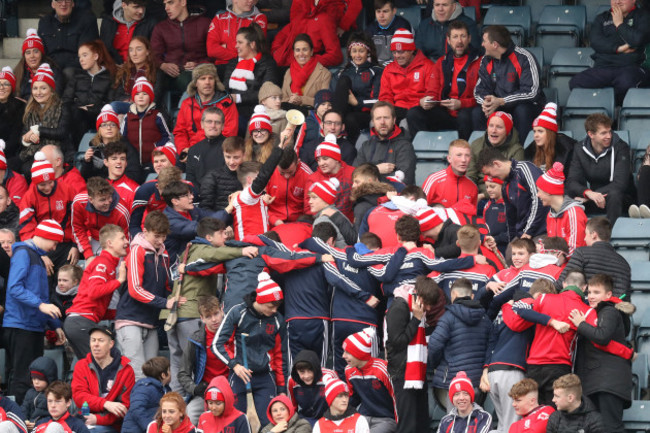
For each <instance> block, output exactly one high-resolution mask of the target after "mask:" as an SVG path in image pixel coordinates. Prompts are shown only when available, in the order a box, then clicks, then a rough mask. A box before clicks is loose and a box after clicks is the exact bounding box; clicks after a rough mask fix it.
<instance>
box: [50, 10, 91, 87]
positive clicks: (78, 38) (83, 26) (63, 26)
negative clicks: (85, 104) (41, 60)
mask: <svg viewBox="0 0 650 433" xmlns="http://www.w3.org/2000/svg"><path fill="white" fill-rule="evenodd" d="M74 6H75V5H74V2H70V3H67V2H53V3H52V9H54V10H53V11H52V13H51V14H48V15H45V16H43V17H42V18H41V19H40V20H39V21H38V35H39V36H40V37H41V38H42V39H43V45H44V46H45V53H47V55H48V56H49V57H51V58H52V59H53V60H54V63H55V64H56V65H57V66H58V67H60V68H61V69H63V70H65V69H68V68H69V70H68V71H66V79H70V78H72V71H73V70H74V69H76V68H78V67H79V59H78V58H77V49H78V47H79V46H80V45H81V44H83V43H84V42H90V41H94V40H95V39H99V33H98V32H97V18H95V15H93V14H92V12H91V11H89V10H87V9H75V7H74Z"/></svg>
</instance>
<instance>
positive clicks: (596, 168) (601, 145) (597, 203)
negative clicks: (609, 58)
mask: <svg viewBox="0 0 650 433" xmlns="http://www.w3.org/2000/svg"><path fill="white" fill-rule="evenodd" d="M585 130H586V132H587V136H586V137H585V138H584V139H583V140H582V141H580V142H578V144H577V145H576V147H575V151H574V152H573V156H572V158H571V168H570V171H569V177H568V178H567V181H566V189H567V195H568V196H570V197H576V198H577V199H580V201H582V202H583V203H584V204H585V209H586V212H587V213H592V212H602V211H599V209H604V210H605V212H606V213H607V219H609V221H610V222H611V223H612V224H614V223H616V220H617V219H618V217H620V216H621V214H622V213H623V209H627V207H628V206H629V204H630V203H632V202H633V200H634V199H633V196H634V195H635V194H633V190H634V181H633V179H632V173H631V170H632V167H631V165H630V160H629V155H630V146H628V144H627V143H626V142H624V141H623V140H621V138H620V137H619V136H618V135H617V134H616V133H614V132H612V119H610V118H609V117H607V116H606V115H605V114H600V113H596V114H592V115H590V116H589V117H587V119H586V120H585Z"/></svg>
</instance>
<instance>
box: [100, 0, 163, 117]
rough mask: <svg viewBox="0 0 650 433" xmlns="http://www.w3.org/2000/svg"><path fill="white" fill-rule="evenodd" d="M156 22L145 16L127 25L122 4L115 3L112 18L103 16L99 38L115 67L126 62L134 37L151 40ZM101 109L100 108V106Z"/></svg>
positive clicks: (147, 15)
mask: <svg viewBox="0 0 650 433" xmlns="http://www.w3.org/2000/svg"><path fill="white" fill-rule="evenodd" d="M156 23H157V21H156V20H155V19H154V18H153V17H151V16H150V15H149V14H146V13H145V15H144V16H143V17H142V19H141V20H140V21H133V22H130V23H127V22H126V20H125V19H124V9H123V8H122V3H115V6H114V8H113V14H112V16H108V15H107V14H104V16H103V17H102V25H101V28H100V29H99V38H100V39H101V40H102V42H104V45H105V46H106V49H107V50H108V52H109V54H110V55H111V57H112V58H113V61H114V62H115V63H116V64H117V65H121V64H122V63H124V61H125V60H126V58H127V56H128V53H129V43H130V42H131V40H132V39H133V38H134V37H135V36H144V37H145V38H147V39H150V38H151V32H153V28H154V26H155V25H156ZM100 107H101V106H100Z"/></svg>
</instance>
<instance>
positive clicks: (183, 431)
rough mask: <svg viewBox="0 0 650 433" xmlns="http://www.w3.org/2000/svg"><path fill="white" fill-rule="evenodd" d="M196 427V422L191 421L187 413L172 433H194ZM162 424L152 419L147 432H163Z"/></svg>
mask: <svg viewBox="0 0 650 433" xmlns="http://www.w3.org/2000/svg"><path fill="white" fill-rule="evenodd" d="M195 431H196V429H195V428H194V424H192V421H190V417H189V416H188V415H187V414H186V415H185V416H184V417H183V420H182V421H181V423H180V424H179V426H178V427H176V428H175V429H173V430H172V433H194V432H195ZM161 432H162V426H159V425H158V423H157V422H156V421H151V422H150V423H149V425H148V426H147V433H161Z"/></svg>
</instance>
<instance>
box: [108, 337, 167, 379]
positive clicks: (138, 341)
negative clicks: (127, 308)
mask: <svg viewBox="0 0 650 433" xmlns="http://www.w3.org/2000/svg"><path fill="white" fill-rule="evenodd" d="M116 334H117V344H119V345H120V350H121V351H122V355H124V356H126V357H127V358H129V359H130V360H131V367H133V372H134V373H135V380H136V381H138V380H140V379H142V378H143V377H144V373H143V372H142V364H144V362H145V361H147V360H149V359H151V358H153V357H154V356H158V332H157V330H156V328H153V329H149V328H143V327H141V326H135V325H128V326H123V327H121V328H120V329H118V330H117V331H116Z"/></svg>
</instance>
